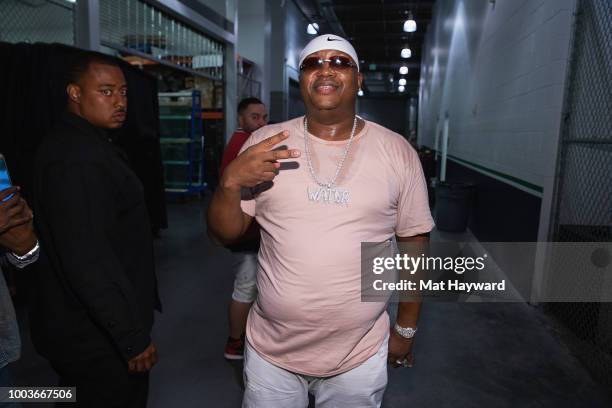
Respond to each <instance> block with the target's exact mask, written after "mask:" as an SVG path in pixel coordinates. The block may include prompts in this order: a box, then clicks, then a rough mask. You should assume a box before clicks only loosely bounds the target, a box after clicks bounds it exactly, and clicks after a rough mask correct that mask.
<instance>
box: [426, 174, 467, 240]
mask: <svg viewBox="0 0 612 408" xmlns="http://www.w3.org/2000/svg"><path fill="white" fill-rule="evenodd" d="M474 187H475V186H474V184H471V183H452V182H441V183H438V185H437V186H436V204H435V218H436V228H437V229H438V230H439V231H445V232H463V231H465V230H466V229H467V225H468V220H469V216H470V210H471V207H472V198H473V195H474Z"/></svg>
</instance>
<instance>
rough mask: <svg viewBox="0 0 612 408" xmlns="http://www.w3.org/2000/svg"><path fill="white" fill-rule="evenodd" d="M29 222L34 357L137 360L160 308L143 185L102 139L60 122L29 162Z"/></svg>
mask: <svg viewBox="0 0 612 408" xmlns="http://www.w3.org/2000/svg"><path fill="white" fill-rule="evenodd" d="M34 214H35V219H34V220H35V224H36V227H37V230H38V234H39V238H40V241H41V248H42V253H41V259H40V261H39V262H38V265H37V267H36V268H35V271H36V277H35V279H34V280H35V285H34V286H35V287H34V297H33V298H32V301H31V303H32V308H31V318H32V337H33V340H34V343H35V345H36V348H37V349H38V351H39V352H40V353H41V354H43V355H45V356H46V357H47V358H49V359H51V360H53V359H59V360H70V359H73V358H77V359H78V358H79V353H88V355H91V354H96V353H100V354H104V353H107V352H108V351H109V350H111V349H114V350H115V351H117V352H118V353H119V354H120V355H121V356H122V357H123V358H124V359H125V360H126V361H127V360H129V359H131V358H132V357H134V356H136V355H138V354H140V353H141V352H142V351H143V350H144V349H145V348H146V347H147V346H148V345H149V343H150V342H151V339H150V333H151V328H152V326H153V314H154V308H158V309H159V306H160V304H159V298H158V294H157V283H156V277H155V265H154V258H153V240H152V233H151V227H150V224H149V217H148V214H147V209H146V206H145V201H144V194H143V188H142V184H141V183H140V181H139V180H138V178H137V177H136V175H135V174H134V172H133V171H132V170H131V169H130V167H129V164H128V162H127V160H126V157H125V155H124V154H123V152H122V151H121V150H120V149H119V148H117V147H115V146H114V145H113V144H112V141H111V140H110V139H109V137H108V134H107V132H106V131H104V130H103V129H100V128H96V127H94V126H92V125H91V124H90V123H89V122H87V121H86V120H84V119H82V118H81V117H79V116H77V115H74V114H72V113H66V114H65V115H64V116H63V117H62V119H61V120H60V122H59V124H58V125H57V126H56V128H55V129H54V130H53V131H52V132H51V134H50V135H48V137H47V138H46V139H45V141H44V142H43V144H42V145H41V147H40V149H39V151H38V154H37V158H36V168H35V176H34Z"/></svg>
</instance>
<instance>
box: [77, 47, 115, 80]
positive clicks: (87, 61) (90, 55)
mask: <svg viewBox="0 0 612 408" xmlns="http://www.w3.org/2000/svg"><path fill="white" fill-rule="evenodd" d="M91 64H103V65H111V66H114V67H117V68H121V66H120V65H119V63H118V62H117V60H116V59H115V58H113V57H110V56H107V55H104V54H100V53H96V52H91V51H78V52H77V53H75V54H74V56H72V58H71V59H70V64H69V66H68V72H67V74H66V80H67V84H76V83H78V82H79V80H80V79H81V77H82V76H83V75H84V74H85V73H86V72H87V70H88V69H89V66H90V65H91Z"/></svg>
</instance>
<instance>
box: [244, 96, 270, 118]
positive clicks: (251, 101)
mask: <svg viewBox="0 0 612 408" xmlns="http://www.w3.org/2000/svg"><path fill="white" fill-rule="evenodd" d="M263 104H264V103H263V102H262V101H260V100H259V99H257V98H244V99H243V100H241V101H240V103H239V104H238V114H239V115H240V114H242V113H243V112H244V111H245V110H246V108H248V107H249V105H263Z"/></svg>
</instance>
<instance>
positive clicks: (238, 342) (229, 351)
mask: <svg viewBox="0 0 612 408" xmlns="http://www.w3.org/2000/svg"><path fill="white" fill-rule="evenodd" d="M223 357H225V358H226V359H228V360H242V359H243V358H244V339H243V338H240V339H232V338H231V337H228V338H227V343H226V344H225V352H224V353H223Z"/></svg>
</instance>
